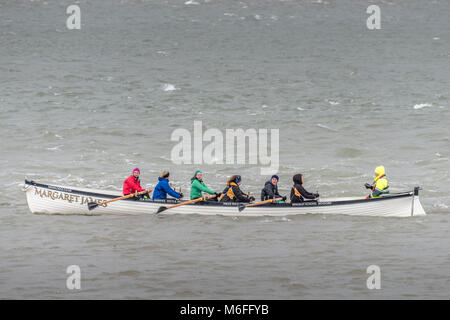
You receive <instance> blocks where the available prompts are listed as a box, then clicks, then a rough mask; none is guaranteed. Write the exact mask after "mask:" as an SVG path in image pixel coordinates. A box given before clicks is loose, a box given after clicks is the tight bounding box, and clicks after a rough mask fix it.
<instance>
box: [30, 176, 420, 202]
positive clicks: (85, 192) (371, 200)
mask: <svg viewBox="0 0 450 320" xmlns="http://www.w3.org/2000/svg"><path fill="white" fill-rule="evenodd" d="M25 184H28V185H32V186H35V187H39V188H45V189H50V190H55V191H60V192H68V193H75V194H79V195H84V196H91V197H97V198H109V199H114V198H117V197H118V196H117V195H111V194H104V193H96V192H87V191H81V190H75V189H68V188H62V187H57V186H51V185H47V184H42V183H37V182H34V181H28V180H25ZM411 196H413V193H412V192H405V193H400V194H396V195H391V196H385V197H381V198H373V199H357V200H343V201H325V202H320V201H319V202H316V201H305V202H299V203H295V204H294V205H292V204H291V203H267V204H263V205H260V206H257V207H273V208H297V207H298V208H303V207H329V206H337V205H348V204H356V203H363V202H374V201H385V200H390V199H399V198H405V197H411ZM123 200H125V201H136V199H133V198H130V199H123ZM123 200H121V201H123ZM139 201H140V202H144V203H145V202H149V203H156V204H177V203H182V202H183V201H178V200H172V199H166V200H153V199H142V200H139ZM184 201H188V200H184ZM239 204H240V203H238V202H235V203H233V202H227V203H223V202H199V203H190V204H188V205H193V206H205V205H206V206H214V207H215V206H221V207H237V206H238V205H239ZM243 204H244V205H245V203H243Z"/></svg>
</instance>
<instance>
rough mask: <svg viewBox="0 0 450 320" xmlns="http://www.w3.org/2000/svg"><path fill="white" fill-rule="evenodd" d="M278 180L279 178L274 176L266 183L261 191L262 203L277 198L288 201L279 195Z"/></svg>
mask: <svg viewBox="0 0 450 320" xmlns="http://www.w3.org/2000/svg"><path fill="white" fill-rule="evenodd" d="M278 180H279V178H278V176H277V175H276V174H274V175H273V176H272V178H271V179H270V180H269V181H266V183H265V185H264V188H263V189H262V190H261V201H264V200H269V199H275V198H282V199H283V201H285V200H286V197H283V196H281V195H280V194H279V193H278Z"/></svg>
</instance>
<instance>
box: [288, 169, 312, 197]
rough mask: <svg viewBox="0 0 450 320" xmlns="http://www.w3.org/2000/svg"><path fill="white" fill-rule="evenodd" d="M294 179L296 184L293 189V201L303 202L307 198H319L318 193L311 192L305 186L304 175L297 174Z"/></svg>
mask: <svg viewBox="0 0 450 320" xmlns="http://www.w3.org/2000/svg"><path fill="white" fill-rule="evenodd" d="M292 180H293V181H294V186H293V187H292V189H291V203H297V202H303V201H305V199H307V200H314V199H316V198H319V194H318V193H309V192H308V191H306V190H305V188H303V175H301V174H300V173H299V174H296V175H295V176H294V177H293V178H292Z"/></svg>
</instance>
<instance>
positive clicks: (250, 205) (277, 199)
mask: <svg viewBox="0 0 450 320" xmlns="http://www.w3.org/2000/svg"><path fill="white" fill-rule="evenodd" d="M281 200H283V198H274V199H269V200H264V201H260V202H255V203H250V204H247V205H244V204H242V203H241V204H239V206H238V209H239V212H241V211H242V210H244V209H245V208H247V207H254V206H259V205H260V204H265V203H272V202H275V201H281Z"/></svg>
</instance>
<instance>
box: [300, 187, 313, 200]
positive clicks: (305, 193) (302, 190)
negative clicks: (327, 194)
mask: <svg viewBox="0 0 450 320" xmlns="http://www.w3.org/2000/svg"><path fill="white" fill-rule="evenodd" d="M298 191H299V192H300V193H301V195H302V196H303V198H305V199H315V198H317V197H316V195H315V194H314V193H309V192H308V191H306V190H305V188H303V187H300V190H298Z"/></svg>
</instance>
